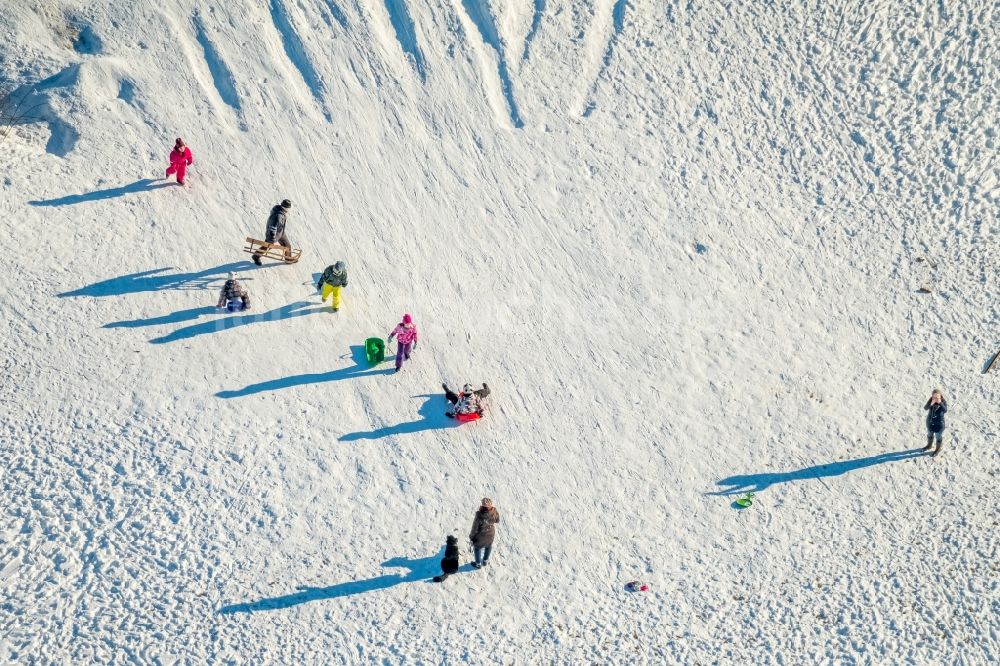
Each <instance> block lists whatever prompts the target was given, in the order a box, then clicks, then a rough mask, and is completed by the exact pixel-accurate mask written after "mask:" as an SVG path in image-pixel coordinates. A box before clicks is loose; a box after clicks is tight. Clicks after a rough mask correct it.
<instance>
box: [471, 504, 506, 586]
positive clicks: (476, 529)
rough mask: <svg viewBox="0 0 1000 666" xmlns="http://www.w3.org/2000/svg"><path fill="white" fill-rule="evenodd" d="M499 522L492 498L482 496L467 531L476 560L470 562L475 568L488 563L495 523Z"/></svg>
mask: <svg viewBox="0 0 1000 666" xmlns="http://www.w3.org/2000/svg"><path fill="white" fill-rule="evenodd" d="M499 522H500V513H499V512H498V511H497V510H496V507H494V506H493V500H491V499H490V498H489V497H484V498H483V501H482V504H480V506H479V509H478V510H477V511H476V517H475V518H474V519H473V520H472V531H471V532H469V541H470V542H472V550H473V553H474V555H475V557H476V561H475V562H473V563H472V566H474V567H475V568H477V569H481V568H483V567H485V566H486V565H487V564H489V563H490V553H492V552H493V540H494V539H496V536H497V528H496V524H497V523H499Z"/></svg>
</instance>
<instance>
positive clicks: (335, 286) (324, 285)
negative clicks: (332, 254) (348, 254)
mask: <svg viewBox="0 0 1000 666" xmlns="http://www.w3.org/2000/svg"><path fill="white" fill-rule="evenodd" d="M346 286H347V266H346V265H345V264H344V262H343V261H338V262H337V263H335V264H333V265H331V266H327V267H326V270H324V271H323V275H322V276H321V277H320V278H319V282H317V283H316V288H317V289H319V290H320V294H321V295H322V297H323V301H324V302H326V299H327V298H329V299H330V305H332V306H333V311H334V312H336V311H337V310H339V309H340V306H341V305H342V300H341V296H340V292H341V290H342V289H343V288H344V287H346Z"/></svg>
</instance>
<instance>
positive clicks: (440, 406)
mask: <svg viewBox="0 0 1000 666" xmlns="http://www.w3.org/2000/svg"><path fill="white" fill-rule="evenodd" d="M413 397H414V398H424V404H423V405H421V407H420V409H419V410H418V411H417V413H418V414H420V418H419V419H417V420H415V421H407V422H405V423H397V424H396V425H390V426H384V427H382V428H377V429H375V430H371V431H365V430H362V431H360V432H352V433H348V434H346V435H343V436H341V437H340V441H341V442H356V441H358V440H359V439H381V438H383V437H389V436H390V435H410V434H413V433H415V432H421V431H423V430H440V429H442V428H453V427H456V426H458V425H459V423H458V422H457V421H453V420H452V419H449V418H448V417H447V416H445V415H444V413H445V412H446V411H448V407H449V403H448V401H447V400H446V399H445V397H444V394H443V393H425V394H424V395H415V396H413Z"/></svg>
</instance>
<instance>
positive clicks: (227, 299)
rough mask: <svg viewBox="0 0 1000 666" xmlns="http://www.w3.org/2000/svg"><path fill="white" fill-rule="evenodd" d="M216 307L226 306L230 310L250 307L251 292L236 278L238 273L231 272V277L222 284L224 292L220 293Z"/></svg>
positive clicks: (234, 310) (238, 310)
mask: <svg viewBox="0 0 1000 666" xmlns="http://www.w3.org/2000/svg"><path fill="white" fill-rule="evenodd" d="M215 307H217V308H226V309H227V310H229V311H230V312H240V311H242V310H249V309H250V294H248V293H247V290H246V289H244V288H243V285H241V284H240V281H239V280H237V279H236V273H230V274H229V279H228V280H226V283H225V284H224V285H222V293H221V294H219V302H218V304H217V305H216V306H215Z"/></svg>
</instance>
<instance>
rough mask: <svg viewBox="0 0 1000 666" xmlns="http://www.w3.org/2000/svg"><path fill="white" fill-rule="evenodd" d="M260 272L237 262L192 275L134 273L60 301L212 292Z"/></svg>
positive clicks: (69, 293) (157, 271)
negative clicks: (228, 280) (224, 281)
mask: <svg viewBox="0 0 1000 666" xmlns="http://www.w3.org/2000/svg"><path fill="white" fill-rule="evenodd" d="M256 269H257V266H255V265H254V264H253V263H251V262H249V261H235V262H232V263H229V264H222V265H221V266H214V267H213V268H206V269H205V270H202V271H195V272H192V273H168V274H163V272H164V271H169V270H172V269H170V268H155V269H153V270H151V271H141V272H139V273H130V274H129V275H120V276H118V277H113V278H110V279H107V280H101V281H100V282H95V283H94V284H90V285H87V286H86V287H80V288H79V289H74V290H73V291H66V292H63V293H61V294H59V297H60V298H66V297H68V296H93V297H95V298H97V297H101V296H122V295H124V294H137V293H141V292H144V291H163V290H166V289H176V290H179V291H188V290H196V289H209V288H215V287H216V286H218V285H213V284H212V283H213V282H217V281H218V280H219V279H220V278H222V277H225V276H226V275H228V274H229V273H238V272H240V271H251V270H256Z"/></svg>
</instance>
